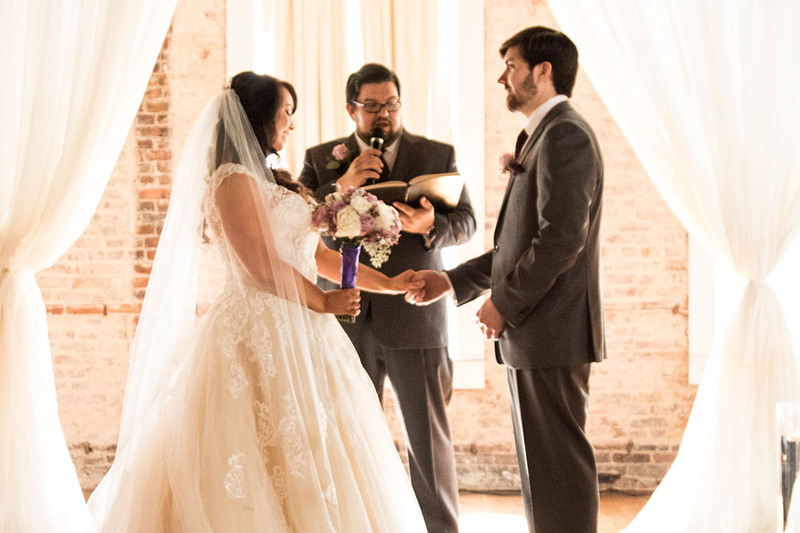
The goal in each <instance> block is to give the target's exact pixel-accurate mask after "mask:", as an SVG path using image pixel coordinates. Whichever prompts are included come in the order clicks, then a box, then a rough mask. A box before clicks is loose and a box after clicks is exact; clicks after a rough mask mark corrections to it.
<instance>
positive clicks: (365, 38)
mask: <svg viewBox="0 0 800 533" xmlns="http://www.w3.org/2000/svg"><path fill="white" fill-rule="evenodd" d="M256 3H259V4H260V9H259V10H258V11H260V13H261V15H262V24H261V26H260V28H259V27H257V28H256V30H255V32H254V33H255V35H256V37H255V43H254V44H255V46H257V47H259V48H261V49H265V50H269V51H272V54H270V55H271V57H268V58H266V60H265V61H264V64H263V65H254V68H256V69H257V70H264V71H266V72H268V73H269V74H272V75H275V76H277V77H279V78H282V79H286V80H289V81H291V82H292V83H293V84H294V85H295V86H296V87H297V89H298V93H299V94H298V98H299V100H300V102H299V112H298V114H297V115H296V117H295V126H296V130H295V132H296V135H297V142H292V143H290V144H289V146H288V148H287V150H286V159H287V163H288V166H289V167H290V169H291V170H292V171H294V172H295V173H299V171H300V169H301V168H302V158H303V154H304V151H305V148H306V147H309V146H313V145H315V144H317V143H319V142H322V141H327V140H330V139H334V138H336V137H340V136H342V135H346V134H348V133H350V132H351V131H352V130H353V122H352V120H350V117H348V115H347V111H346V109H345V103H346V102H345V83H346V81H347V77H348V76H349V75H350V73H352V72H354V71H355V70H357V69H358V68H360V67H361V65H363V64H364V63H367V62H377V63H382V64H384V65H386V66H388V67H389V68H391V69H393V70H394V71H395V72H397V75H398V76H399V77H400V82H401V99H402V101H403V111H402V112H403V123H404V125H405V126H407V127H408V129H409V130H410V131H412V132H414V133H417V134H420V135H427V136H430V137H433V138H436V139H440V140H443V141H446V142H453V116H454V109H455V107H454V106H455V105H457V103H458V100H457V98H453V92H454V91H456V90H457V87H456V85H455V80H457V79H458V78H457V76H456V75H454V73H455V72H457V70H456V69H457V62H456V61H454V60H453V58H454V53H453V49H454V48H455V46H456V44H455V43H456V35H457V33H456V32H457V28H455V27H454V25H453V24H452V23H451V22H452V21H453V20H454V19H455V18H456V17H455V10H456V8H457V5H456V3H455V2H454V0H445V1H441V2H431V1H427V0H402V1H401V0H368V1H365V0H332V1H325V2H318V1H317V0H263V1H261V2H256ZM448 22H450V24H448Z"/></svg>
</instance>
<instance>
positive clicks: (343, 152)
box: [325, 143, 353, 170]
mask: <svg viewBox="0 0 800 533" xmlns="http://www.w3.org/2000/svg"><path fill="white" fill-rule="evenodd" d="M352 161H353V152H351V151H350V149H349V148H348V147H347V146H345V144H344V143H339V144H337V145H336V146H334V147H333V150H331V155H330V156H329V157H328V163H327V164H326V165H325V168H327V169H328V170H336V169H337V168H342V170H347V167H349V166H350V163H351V162H352Z"/></svg>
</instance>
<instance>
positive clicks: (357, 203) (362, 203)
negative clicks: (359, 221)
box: [350, 194, 372, 215]
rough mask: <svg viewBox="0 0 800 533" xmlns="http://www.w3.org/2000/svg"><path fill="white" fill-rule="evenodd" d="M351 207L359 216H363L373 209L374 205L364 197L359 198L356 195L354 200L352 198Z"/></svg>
mask: <svg viewBox="0 0 800 533" xmlns="http://www.w3.org/2000/svg"><path fill="white" fill-rule="evenodd" d="M350 207H352V208H353V209H355V210H356V213H358V214H359V215H363V214H364V213H367V212H368V211H369V210H370V209H372V204H371V203H369V200H367V199H366V198H364V197H363V196H358V195H357V194H354V195H353V196H352V198H350Z"/></svg>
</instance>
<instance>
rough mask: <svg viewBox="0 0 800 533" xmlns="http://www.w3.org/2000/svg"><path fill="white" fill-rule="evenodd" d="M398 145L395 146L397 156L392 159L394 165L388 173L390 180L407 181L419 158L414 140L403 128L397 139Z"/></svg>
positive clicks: (411, 176)
mask: <svg viewBox="0 0 800 533" xmlns="http://www.w3.org/2000/svg"><path fill="white" fill-rule="evenodd" d="M397 142H399V143H400V145H399V146H398V147H397V158H396V159H395V160H394V166H393V167H392V171H391V173H390V174H389V179H390V180H402V181H408V180H410V179H411V178H413V177H414V176H413V175H412V174H413V172H414V167H415V166H416V165H417V164H416V162H417V161H418V159H419V151H418V150H417V147H416V146H414V141H413V139H411V137H410V136H409V135H408V134H407V133H406V131H405V130H403V133H402V135H400V138H399V139H398V140H397Z"/></svg>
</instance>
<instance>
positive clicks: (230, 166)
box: [203, 163, 281, 221]
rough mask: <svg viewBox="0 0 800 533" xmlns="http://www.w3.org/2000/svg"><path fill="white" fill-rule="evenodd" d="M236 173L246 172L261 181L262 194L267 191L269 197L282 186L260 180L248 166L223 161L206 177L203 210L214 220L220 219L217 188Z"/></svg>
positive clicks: (245, 173) (255, 179)
mask: <svg viewBox="0 0 800 533" xmlns="http://www.w3.org/2000/svg"><path fill="white" fill-rule="evenodd" d="M234 174H244V175H245V176H249V177H250V178H252V179H253V180H254V181H255V182H256V183H261V185H262V187H260V188H261V192H262V194H264V193H266V196H267V197H271V196H274V195H275V192H276V190H279V189H280V188H281V187H280V186H278V185H277V184H275V183H272V182H271V181H264V180H259V179H258V178H257V177H256V176H253V173H252V172H251V171H250V170H248V169H247V167H245V166H243V165H239V164H236V163H223V164H222V165H220V166H219V167H217V169H216V170H215V171H214V172H213V173H212V174H211V175H210V176H208V178H207V179H206V183H207V186H206V196H205V198H204V200H203V212H204V213H205V215H206V217H208V218H211V219H212V220H213V221H218V220H219V215H218V213H217V210H216V194H217V190H218V189H219V186H220V185H221V184H222V182H223V181H225V178H228V177H230V176H232V175H234Z"/></svg>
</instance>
